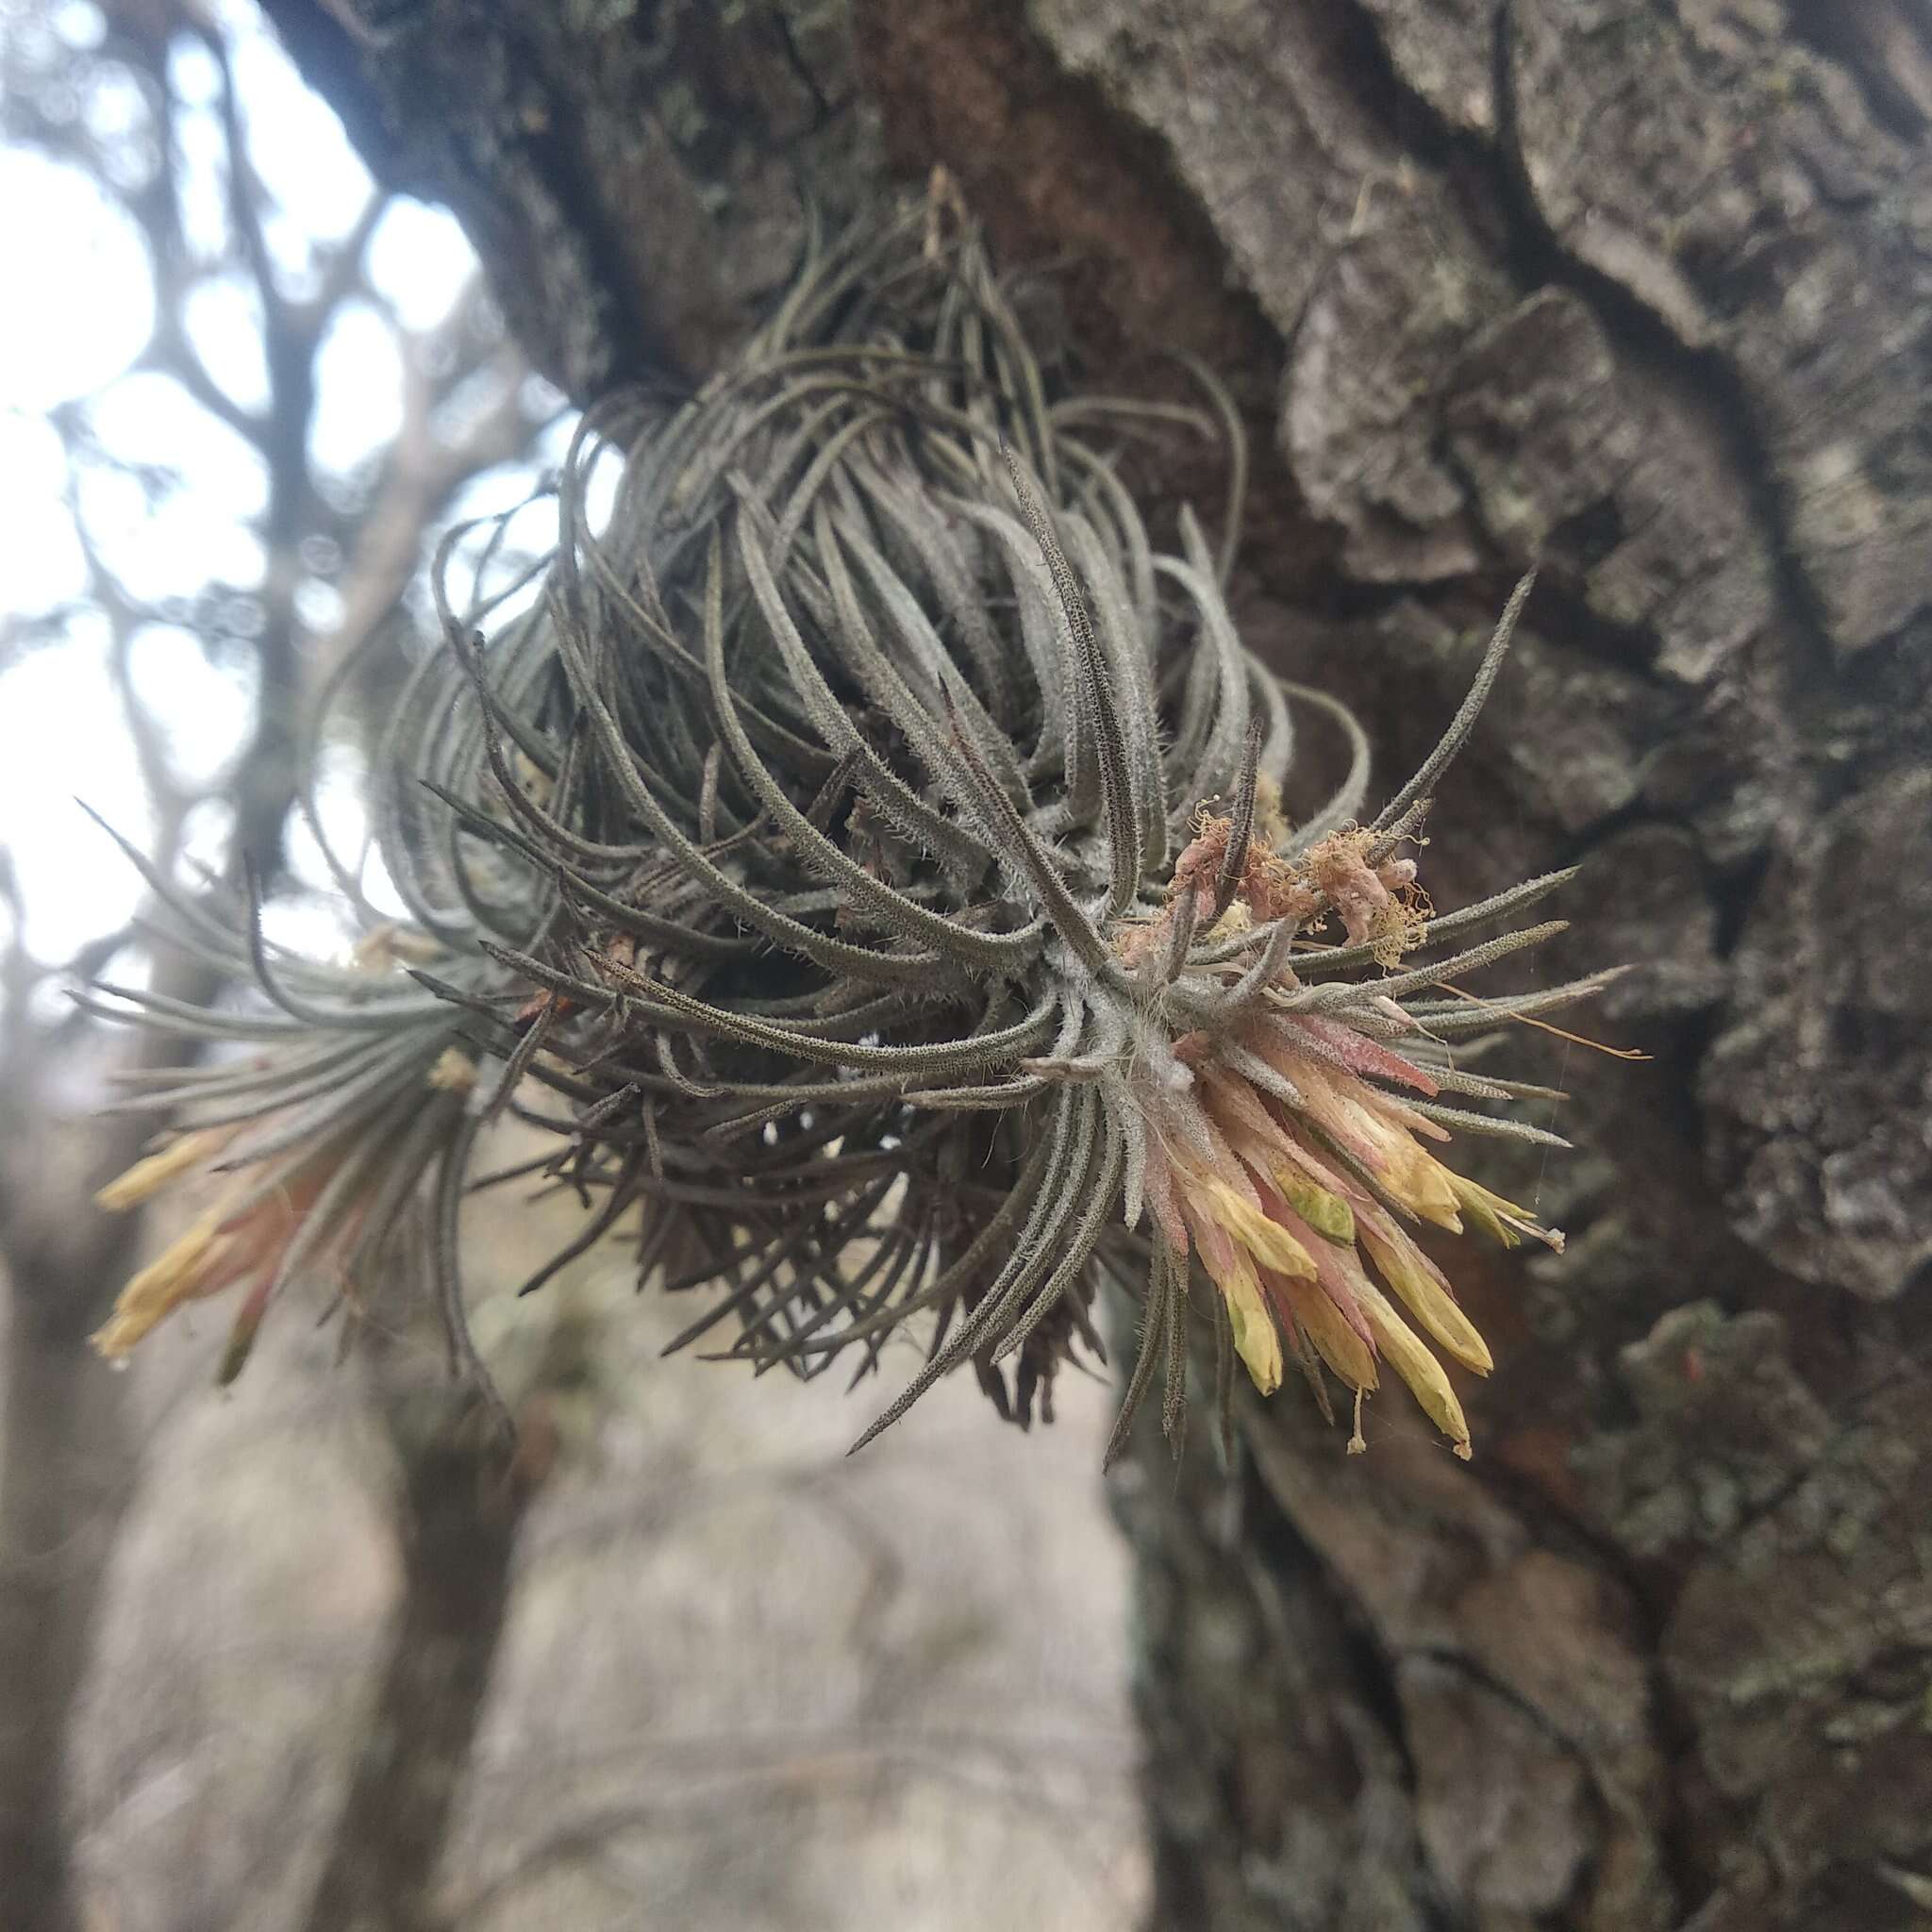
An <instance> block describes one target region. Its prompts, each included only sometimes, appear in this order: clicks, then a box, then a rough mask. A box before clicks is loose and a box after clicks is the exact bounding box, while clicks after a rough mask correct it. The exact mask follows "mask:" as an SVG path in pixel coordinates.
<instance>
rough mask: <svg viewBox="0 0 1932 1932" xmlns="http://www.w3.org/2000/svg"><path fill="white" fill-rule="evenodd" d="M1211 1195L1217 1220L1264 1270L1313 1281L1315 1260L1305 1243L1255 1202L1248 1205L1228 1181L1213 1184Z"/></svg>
mask: <svg viewBox="0 0 1932 1932" xmlns="http://www.w3.org/2000/svg"><path fill="white" fill-rule="evenodd" d="M1207 1194H1208V1200H1209V1201H1211V1202H1212V1203H1213V1214H1214V1218H1215V1220H1217V1221H1218V1222H1220V1224H1222V1226H1223V1227H1224V1228H1225V1229H1226V1230H1227V1231H1228V1233H1229V1234H1231V1235H1232V1236H1233V1237H1234V1238H1235V1240H1236V1241H1240V1242H1241V1245H1242V1246H1243V1247H1244V1248H1246V1249H1247V1251H1248V1253H1249V1254H1251V1255H1252V1256H1254V1257H1255V1259H1256V1260H1257V1261H1258V1262H1259V1263H1260V1264H1261V1266H1262V1267H1264V1268H1272V1269H1274V1271H1275V1273H1277V1274H1297V1275H1300V1276H1302V1277H1303V1278H1304V1279H1306V1280H1308V1281H1312V1280H1313V1279H1314V1278H1315V1260H1314V1257H1313V1256H1312V1255H1310V1254H1309V1253H1308V1251H1307V1249H1306V1248H1305V1247H1303V1246H1302V1244H1301V1242H1300V1241H1296V1240H1295V1238H1294V1237H1293V1235H1291V1234H1290V1233H1289V1231H1288V1230H1287V1228H1285V1227H1283V1226H1281V1225H1280V1224H1278V1223H1276V1222H1273V1221H1270V1220H1269V1219H1268V1217H1267V1216H1266V1215H1265V1214H1263V1213H1262V1212H1261V1210H1260V1209H1259V1208H1257V1207H1256V1206H1254V1204H1253V1203H1252V1202H1249V1201H1244V1200H1242V1198H1241V1195H1239V1194H1238V1193H1236V1192H1235V1191H1234V1190H1233V1189H1232V1188H1231V1187H1229V1186H1228V1184H1227V1183H1226V1182H1225V1181H1209V1182H1208V1187H1207Z"/></svg>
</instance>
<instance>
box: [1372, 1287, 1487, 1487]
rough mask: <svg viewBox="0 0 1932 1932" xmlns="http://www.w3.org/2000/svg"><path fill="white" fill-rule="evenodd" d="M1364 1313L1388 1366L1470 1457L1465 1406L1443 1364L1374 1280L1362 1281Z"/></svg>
mask: <svg viewBox="0 0 1932 1932" xmlns="http://www.w3.org/2000/svg"><path fill="white" fill-rule="evenodd" d="M1363 1287H1364V1289H1365V1290H1366V1292H1365V1293H1363V1295H1362V1297H1361V1304H1362V1313H1363V1314H1364V1315H1366V1316H1367V1317H1368V1322H1369V1326H1370V1328H1371V1329H1372V1330H1373V1331H1374V1337H1375V1346H1376V1347H1377V1348H1379V1349H1380V1350H1381V1351H1382V1354H1383V1355H1384V1357H1387V1359H1388V1362H1389V1365H1390V1367H1391V1368H1392V1369H1393V1370H1394V1371H1395V1373H1396V1374H1398V1375H1400V1376H1401V1377H1402V1379H1403V1380H1404V1381H1405V1382H1407V1384H1408V1390H1409V1393H1410V1394H1411V1395H1413V1396H1414V1397H1415V1399H1416V1400H1417V1401H1418V1402H1419V1403H1420V1404H1421V1405H1422V1407H1423V1412H1424V1414H1425V1415H1426V1416H1427V1417H1428V1419H1429V1420H1430V1421H1431V1422H1432V1423H1434V1424H1435V1425H1436V1426H1437V1427H1438V1428H1439V1429H1441V1432H1442V1433H1443V1434H1444V1435H1445V1436H1447V1437H1448V1438H1449V1441H1450V1443H1451V1445H1452V1446H1453V1447H1454V1448H1455V1451H1456V1453H1457V1455H1458V1456H1459V1457H1462V1459H1463V1460H1464V1461H1465V1462H1466V1461H1468V1459H1469V1424H1468V1422H1467V1421H1466V1420H1465V1419H1464V1417H1463V1413H1462V1405H1461V1403H1459V1402H1458V1401H1457V1399H1456V1391H1455V1390H1453V1389H1452V1388H1451V1387H1450V1386H1449V1377H1448V1375H1447V1374H1445V1373H1444V1372H1443V1369H1442V1364H1441V1362H1439V1361H1438V1360H1437V1359H1436V1357H1434V1356H1433V1355H1431V1354H1430V1353H1429V1351H1428V1349H1427V1348H1425V1347H1424V1345H1423V1342H1422V1340H1421V1338H1420V1337H1418V1336H1417V1334H1416V1332H1415V1330H1414V1329H1413V1328H1411V1327H1410V1326H1409V1325H1408V1324H1407V1322H1405V1321H1404V1320H1403V1319H1402V1317H1401V1316H1400V1315H1398V1314H1397V1313H1396V1312H1395V1309H1394V1307H1392V1306H1391V1303H1390V1302H1389V1300H1388V1298H1387V1297H1386V1296H1385V1295H1383V1293H1382V1292H1381V1291H1380V1290H1378V1289H1377V1288H1376V1287H1375V1286H1374V1283H1373V1282H1365V1283H1364V1284H1363Z"/></svg>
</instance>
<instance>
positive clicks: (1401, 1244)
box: [1361, 1227, 1495, 1375]
mask: <svg viewBox="0 0 1932 1932" xmlns="http://www.w3.org/2000/svg"><path fill="white" fill-rule="evenodd" d="M1361 1241H1362V1246H1363V1247H1365V1248H1366V1249H1367V1250H1368V1251H1369V1255H1370V1257H1371V1258H1372V1259H1373V1260H1374V1264H1375V1266H1376V1267H1377V1268H1379V1269H1380V1270H1381V1272H1382V1279H1383V1280H1384V1281H1386V1282H1387V1283H1388V1284H1389V1286H1390V1287H1391V1288H1392V1289H1393V1290H1394V1291H1395V1292H1396V1293H1397V1294H1399V1295H1400V1296H1401V1297H1402V1299H1403V1301H1404V1302H1405V1303H1406V1304H1407V1307H1408V1311H1409V1313H1410V1314H1412V1315H1413V1316H1414V1317H1415V1318H1416V1320H1417V1321H1418V1322H1420V1323H1421V1324H1423V1326H1424V1329H1426V1330H1427V1332H1428V1333H1429V1334H1430V1335H1431V1336H1432V1337H1433V1338H1434V1339H1435V1340H1436V1341H1439V1342H1440V1343H1441V1345H1442V1346H1443V1347H1444V1348H1446V1349H1447V1350H1448V1351H1449V1353H1450V1354H1451V1355H1453V1356H1454V1357H1456V1359H1457V1361H1459V1362H1460V1363H1461V1364H1462V1365H1463V1367H1464V1368H1468V1369H1474V1371H1475V1372H1476V1374H1479V1375H1487V1374H1489V1373H1490V1371H1491V1369H1492V1368H1493V1367H1494V1366H1495V1362H1494V1359H1493V1357H1491V1354H1490V1350H1489V1344H1488V1343H1487V1342H1485V1341H1483V1338H1482V1336H1481V1334H1480V1332H1479V1331H1478V1330H1477V1328H1476V1325H1475V1324H1474V1322H1472V1321H1471V1320H1470V1319H1469V1317H1468V1316H1467V1315H1465V1314H1464V1313H1463V1312H1462V1309H1461V1307H1459V1306H1458V1305H1457V1301H1456V1298H1455V1297H1454V1296H1453V1295H1451V1294H1450V1293H1449V1292H1448V1291H1446V1290H1445V1289H1444V1288H1443V1286H1442V1284H1441V1282H1440V1281H1438V1280H1437V1279H1436V1277H1435V1276H1434V1275H1433V1274H1430V1273H1429V1271H1428V1270H1427V1269H1426V1268H1424V1266H1423V1265H1422V1263H1421V1261H1420V1260H1419V1259H1418V1258H1417V1257H1416V1256H1415V1254H1414V1252H1413V1250H1412V1249H1410V1248H1409V1246H1408V1244H1407V1241H1405V1240H1403V1239H1401V1238H1398V1239H1397V1240H1396V1241H1384V1240H1383V1239H1382V1238H1381V1236H1380V1235H1378V1234H1376V1233H1374V1231H1373V1230H1372V1229H1369V1228H1366V1227H1364V1228H1363V1229H1362V1230H1361Z"/></svg>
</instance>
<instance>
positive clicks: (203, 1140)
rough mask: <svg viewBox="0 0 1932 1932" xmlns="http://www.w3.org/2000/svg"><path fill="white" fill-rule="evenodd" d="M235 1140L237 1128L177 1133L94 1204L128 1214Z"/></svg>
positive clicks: (102, 1192) (99, 1194) (112, 1182)
mask: <svg viewBox="0 0 1932 1932" xmlns="http://www.w3.org/2000/svg"><path fill="white" fill-rule="evenodd" d="M234 1137H235V1129H234V1128H233V1127H203V1128H201V1129H199V1130H198V1131H197V1132H194V1133H189V1134H177V1135H175V1138H174V1139H173V1140H172V1141H169V1142H168V1144H167V1145H166V1146H165V1147H163V1148H162V1149H161V1150H160V1151H159V1152H158V1153H156V1154H150V1155H148V1156H146V1157H145V1158H143V1159H141V1160H137V1161H136V1162H135V1163H134V1165H133V1166H132V1167H130V1168H128V1169H127V1170H126V1171H125V1173H124V1174H116V1175H115V1177H114V1178H113V1179H112V1180H110V1181H109V1182H108V1185H107V1186H106V1187H104V1188H102V1189H100V1190H99V1191H97V1192H96V1193H95V1195H94V1205H95V1206H96V1207H98V1208H106V1209H107V1211H108V1213H109V1214H125V1212H126V1211H127V1209H128V1208H138V1207H140V1206H141V1204H142V1202H143V1201H147V1200H152V1199H153V1197H154V1196H155V1195H156V1194H158V1193H159V1192H160V1191H161V1190H162V1189H163V1188H165V1187H166V1186H167V1185H168V1183H169V1182H170V1181H174V1180H178V1179H179V1178H180V1177H181V1176H182V1175H183V1174H192V1173H193V1172H194V1171H195V1169H197V1168H199V1167H201V1166H202V1165H203V1164H204V1163H205V1162H208V1161H210V1160H212V1159H213V1158H215V1156H216V1155H217V1154H219V1153H220V1152H221V1151H222V1149H223V1148H224V1147H225V1146H226V1145H227V1144H228V1142H229V1141H231V1140H233V1139H234Z"/></svg>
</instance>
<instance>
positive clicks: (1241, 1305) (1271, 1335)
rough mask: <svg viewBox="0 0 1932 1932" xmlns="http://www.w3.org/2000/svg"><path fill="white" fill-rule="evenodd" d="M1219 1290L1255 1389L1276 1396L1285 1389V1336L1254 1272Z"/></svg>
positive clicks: (1223, 1285) (1237, 1277) (1236, 1346)
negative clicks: (1282, 1377)
mask: <svg viewBox="0 0 1932 1932" xmlns="http://www.w3.org/2000/svg"><path fill="white" fill-rule="evenodd" d="M1219 1286H1220V1288H1221V1292H1222V1299H1223V1300H1224V1301H1225V1302H1226V1304H1227V1319H1228V1323H1229V1324H1230V1326H1232V1328H1233V1329H1234V1349H1235V1353H1236V1354H1237V1355H1238V1356H1240V1357H1241V1360H1242V1361H1243V1362H1244V1363H1245V1364H1246V1365H1247V1371H1248V1374H1249V1375H1250V1376H1251V1377H1252V1378H1253V1381H1254V1384H1255V1387H1256V1388H1257V1389H1258V1390H1259V1391H1261V1393H1262V1394H1263V1395H1273V1394H1274V1391H1276V1390H1277V1389H1278V1388H1280V1387H1281V1332H1280V1330H1279V1329H1277V1328H1276V1327H1275V1325H1274V1316H1273V1315H1271V1314H1270V1313H1269V1312H1268V1304H1267V1303H1266V1302H1265V1301H1264V1300H1262V1298H1261V1284H1260V1282H1259V1281H1258V1280H1257V1277H1256V1275H1255V1272H1254V1270H1253V1269H1252V1268H1251V1269H1248V1270H1246V1271H1245V1273H1244V1274H1237V1275H1235V1276H1232V1277H1231V1278H1230V1280H1228V1281H1225V1282H1222V1283H1220V1284H1219Z"/></svg>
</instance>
